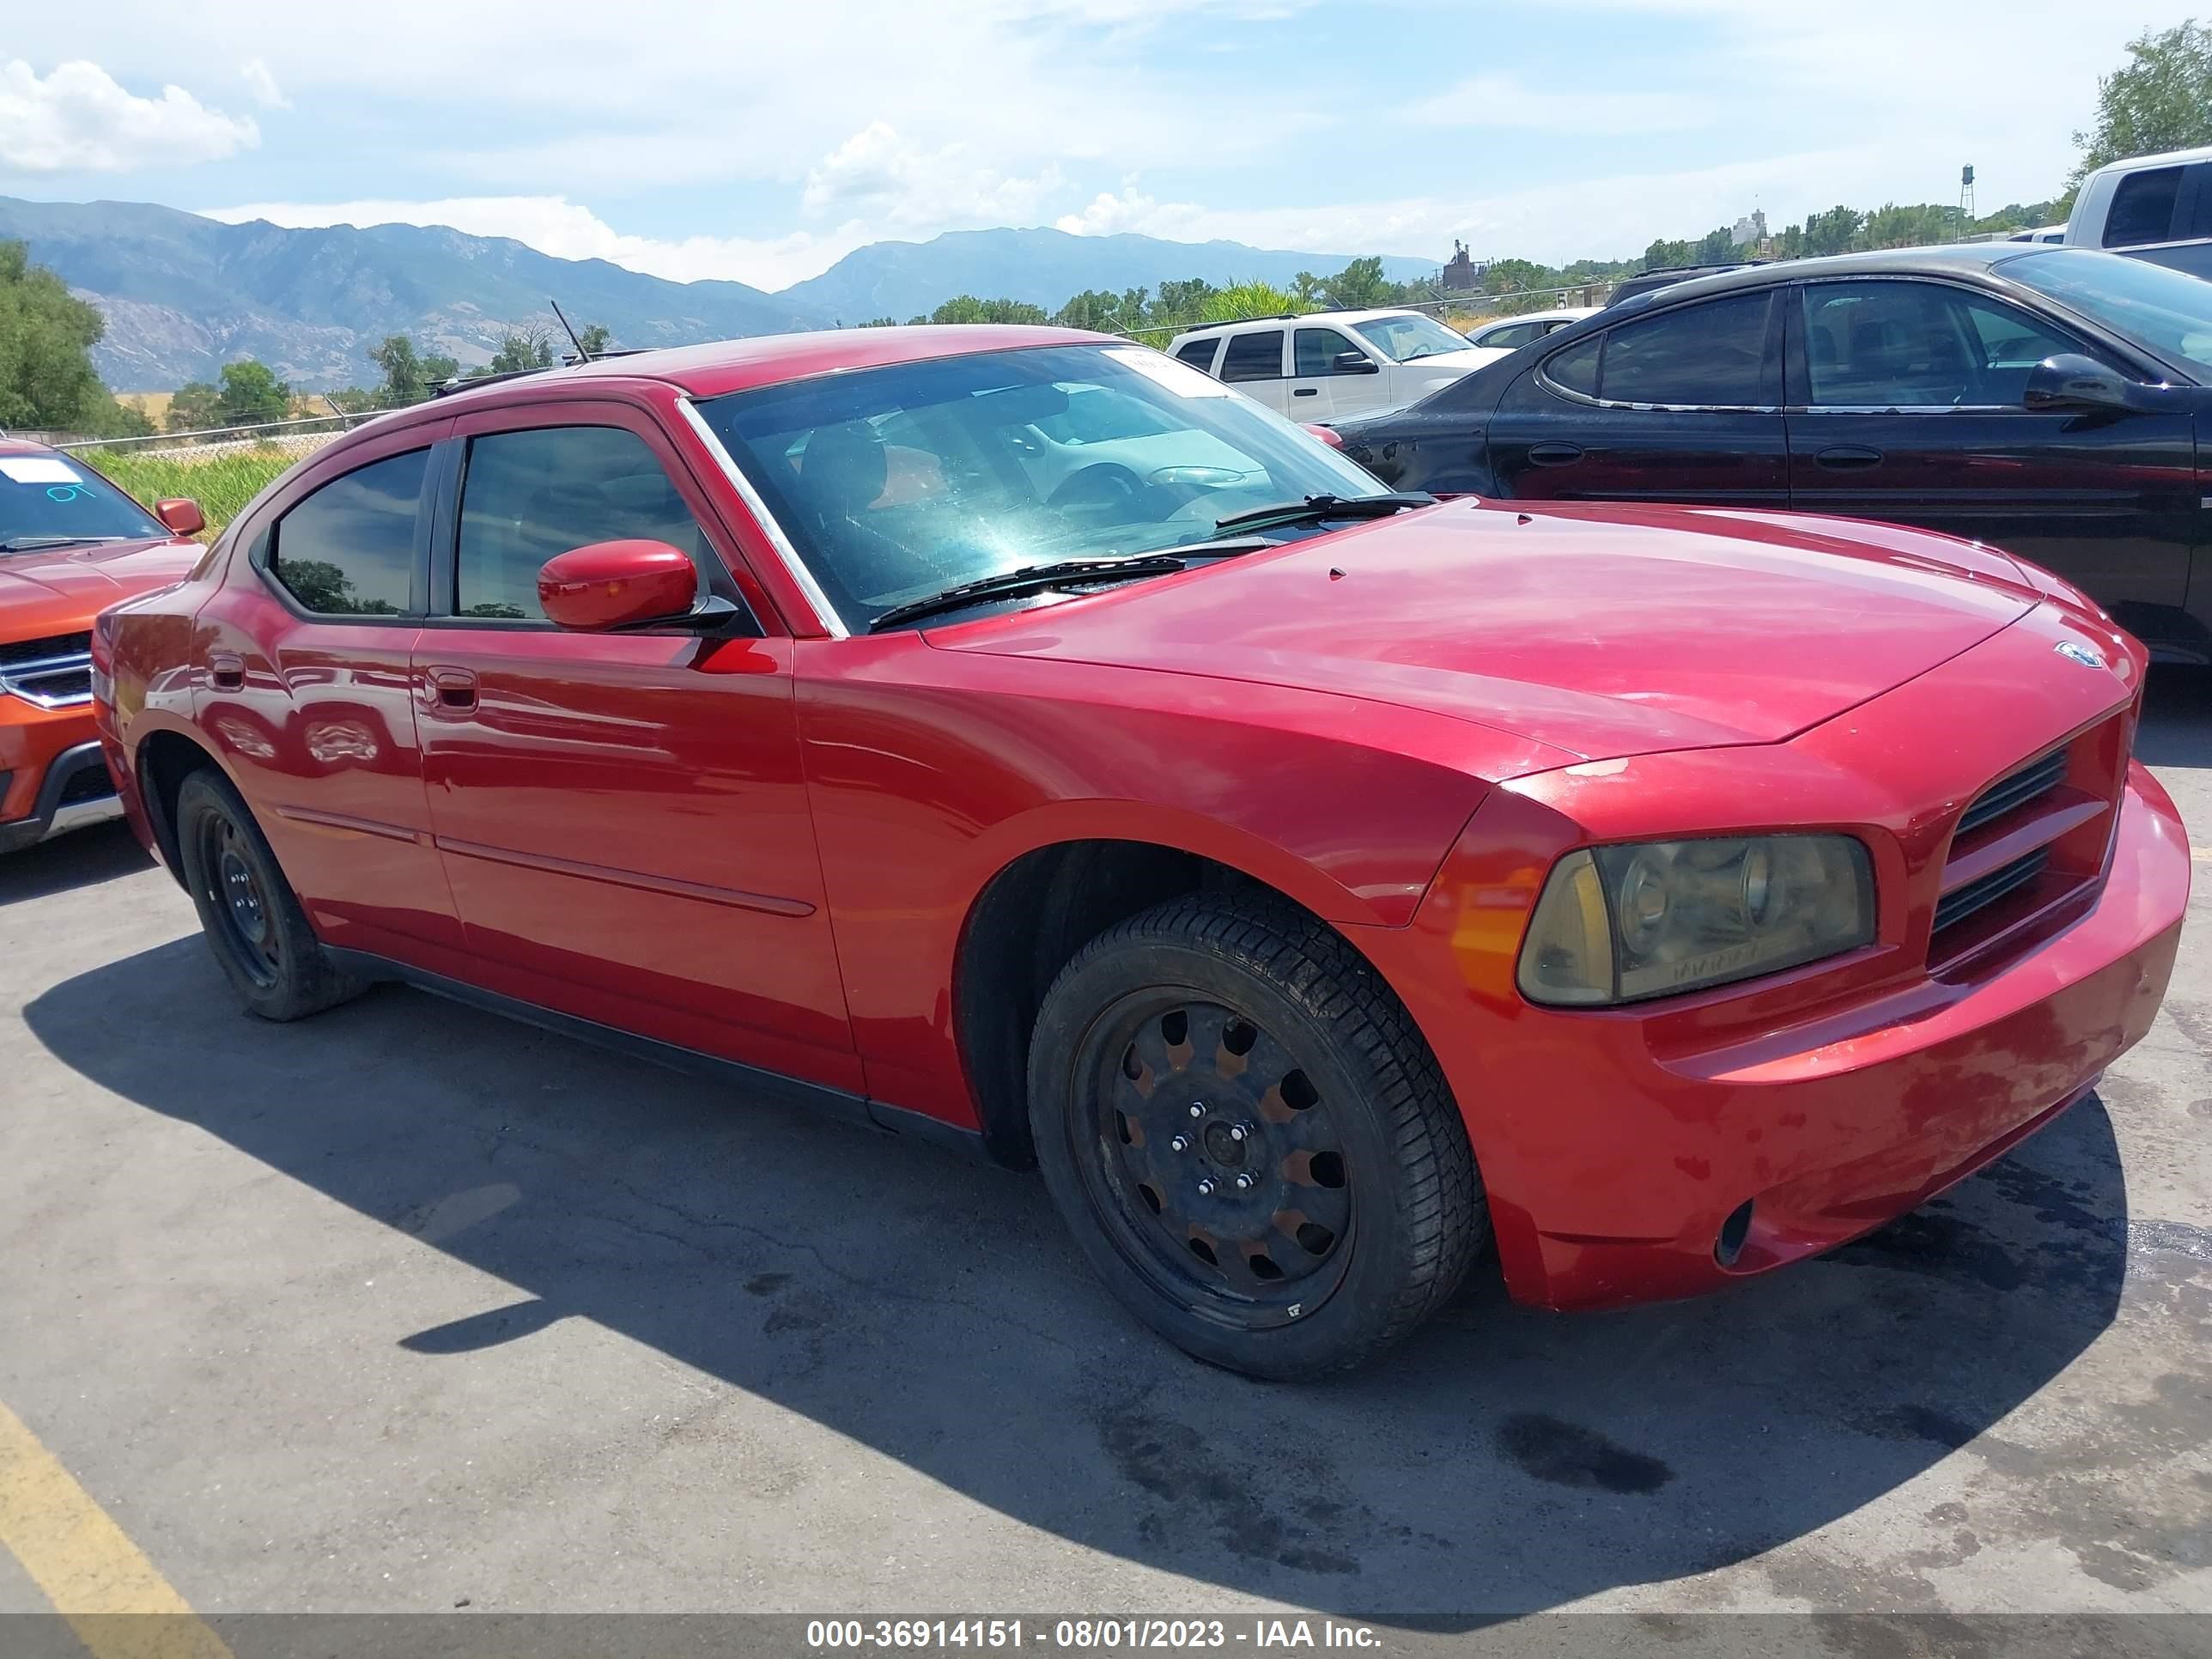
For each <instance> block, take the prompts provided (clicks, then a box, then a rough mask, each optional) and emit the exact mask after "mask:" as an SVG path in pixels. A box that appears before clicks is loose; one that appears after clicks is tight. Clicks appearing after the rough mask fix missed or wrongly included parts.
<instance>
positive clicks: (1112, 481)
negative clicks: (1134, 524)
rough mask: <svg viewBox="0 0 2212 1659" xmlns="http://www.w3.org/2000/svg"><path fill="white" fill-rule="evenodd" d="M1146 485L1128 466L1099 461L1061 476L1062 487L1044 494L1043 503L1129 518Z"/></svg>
mask: <svg viewBox="0 0 2212 1659" xmlns="http://www.w3.org/2000/svg"><path fill="white" fill-rule="evenodd" d="M1144 489H1145V487H1144V485H1143V484H1141V483H1139V482H1138V480H1137V475H1136V474H1135V473H1133V472H1132V471H1129V469H1128V468H1127V467H1126V466H1122V465H1119V464H1118V463H1115V462H1113V461H1100V462H1097V464H1095V465H1091V466H1086V467H1084V468H1083V469H1081V470H1080V471H1076V472H1071V473H1070V474H1068V476H1067V477H1065V478H1062V479H1061V480H1060V487H1059V488H1058V489H1055V490H1054V491H1053V492H1052V494H1051V495H1048V496H1047V497H1046V498H1045V503H1044V504H1045V505H1046V506H1047V507H1055V508H1059V509H1061V510H1069V509H1073V510H1074V511H1076V512H1080V513H1097V515H1098V516H1099V517H1101V518H1102V519H1103V518H1104V517H1106V516H1107V515H1108V514H1109V513H1117V514H1120V515H1121V516H1122V517H1124V518H1128V517H1133V516H1135V514H1136V511H1137V503H1138V501H1139V499H1140V498H1141V497H1142V496H1143V495H1144Z"/></svg>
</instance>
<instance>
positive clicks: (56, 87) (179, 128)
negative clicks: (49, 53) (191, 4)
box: [0, 58, 261, 173]
mask: <svg viewBox="0 0 2212 1659" xmlns="http://www.w3.org/2000/svg"><path fill="white" fill-rule="evenodd" d="M260 142H261V131H260V129H259V128H258V127H257V126H255V125H254V124H253V121H252V118H251V117H239V118H232V117H230V116H228V115H225V114H224V113H222V111H220V110H214V109H210V108H208V107H207V106H205V105H204V104H202V103H201V102H200V101H199V100H198V99H197V98H195V97H193V96H192V94H190V93H189V92H186V91H185V89H184V88H182V87H163V88H161V96H160V97H159V98H142V97H139V96H138V95H137V94H135V93H132V92H130V91H128V90H126V89H125V88H124V87H123V86H122V85H121V84H119V83H118V82H117V81H116V79H115V77H114V76H111V75H110V74H108V72H107V71H106V70H104V69H102V68H100V65H99V64H90V63H84V62H81V61H80V62H74V63H67V64H57V65H55V67H54V69H53V70H52V73H51V74H49V75H47V76H46V77H45V78H44V79H41V78H40V76H39V75H38V73H37V72H36V71H35V70H33V69H32V67H31V66H30V65H29V64H27V63H24V62H22V61H21V59H20V58H18V59H11V60H10V61H9V62H8V63H5V64H0V163H5V164H6V165H7V166H9V167H19V168H21V170H22V171H24V172H26V173H60V172H64V171H76V170H82V171H85V172H90V173H122V172H126V171H129V170H131V169H132V168H136V167H153V166H163V167H178V166H182V165H185V164H188V163H191V162H195V161H221V160H222V159H223V158H224V157H225V156H228V155H236V154H237V153H238V152H239V151H240V150H241V149H252V148H253V147H254V146H255V145H257V144H258V143H260Z"/></svg>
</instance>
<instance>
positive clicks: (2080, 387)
mask: <svg viewBox="0 0 2212 1659" xmlns="http://www.w3.org/2000/svg"><path fill="white" fill-rule="evenodd" d="M2021 403H2022V404H2024V405H2025V406H2027V408H2029V409H2033V410H2067V409H2079V410H2093V409H2109V410H2136V409H2141V408H2142V407H2143V406H2144V404H2145V398H2144V397H2143V388H2142V387H2141V386H2137V385H2136V383H2135V382H2134V381H2133V380H2129V379H2128V378H2127V376H2125V375H2124V374H2120V373H2118V371H2117V370H2114V369H2110V368H2106V367H2105V365H2104V364H2102V363H2100V362H2098V361H2097V360H2096V359H2095V358H2094V357H2085V356H2082V355H2081V353H2080V352H2078V351H2062V352H2059V353H2058V354H2057V356H2051V357H2045V359H2044V360H2043V361H2042V362H2039V363H2038V364H2037V365H2036V366H2035V367H2034V368H2031V369H2030V370H2028V371H2027V390H2026V391H2024V392H2022V393H2021Z"/></svg>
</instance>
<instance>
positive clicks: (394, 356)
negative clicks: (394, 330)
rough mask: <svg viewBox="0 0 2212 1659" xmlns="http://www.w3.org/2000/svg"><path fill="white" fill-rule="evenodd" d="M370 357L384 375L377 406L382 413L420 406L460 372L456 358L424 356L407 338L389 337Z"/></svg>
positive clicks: (400, 335) (400, 336)
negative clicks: (387, 410) (434, 389)
mask: <svg viewBox="0 0 2212 1659" xmlns="http://www.w3.org/2000/svg"><path fill="white" fill-rule="evenodd" d="M369 357H370V359H371V360H372V361H373V362H374V363H375V364H376V366H377V367H378V368H380V369H382V370H383V371H384V384H383V385H382V386H380V387H378V388H377V396H378V398H379V399H380V402H379V404H378V406H379V407H380V408H383V409H402V408H404V407H405V406H406V405H407V404H419V403H421V402H422V400H423V399H424V398H428V396H429V395H430V388H431V387H432V386H441V385H443V384H444V383H445V382H446V381H447V380H452V379H453V378H454V376H456V375H458V374H459V373H460V372H461V366H460V364H459V362H456V361H455V360H454V359H453V358H452V357H449V356H443V355H439V356H424V355H423V354H422V352H420V351H418V350H417V349H416V346H415V342H414V341H412V340H410V338H408V337H407V336H405V335H404V334H391V335H387V336H386V337H385V341H384V343H383V344H382V345H380V346H379V347H377V348H376V349H375V350H374V351H372V352H371V353H369Z"/></svg>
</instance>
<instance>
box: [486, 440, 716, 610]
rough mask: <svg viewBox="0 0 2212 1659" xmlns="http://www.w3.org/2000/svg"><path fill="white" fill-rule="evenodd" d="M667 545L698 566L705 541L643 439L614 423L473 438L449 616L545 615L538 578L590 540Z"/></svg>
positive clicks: (681, 498)
mask: <svg viewBox="0 0 2212 1659" xmlns="http://www.w3.org/2000/svg"><path fill="white" fill-rule="evenodd" d="M615 541H653V542H665V543H667V544H669V545H670V546H671V547H676V548H680V549H681V550H683V551H684V552H685V553H687V554H689V555H690V558H691V562H692V563H693V564H694V565H697V564H699V563H700V562H701V561H702V558H703V557H704V556H705V554H706V550H707V544H706V539H705V538H704V537H703V536H702V534H701V533H700V530H699V521H698V520H696V519H695V518H693V517H692V516H691V509H690V507H686V506H685V505H684V497H683V496H682V495H679V494H678V493H677V489H676V486H675V485H674V484H673V483H671V482H670V481H669V477H668V474H667V473H666V472H665V471H664V470H663V469H662V467H661V465H660V462H659V459H657V458H656V457H655V456H654V454H653V451H652V449H651V448H649V447H647V444H646V441H645V440H644V439H642V438H641V437H639V436H638V435H637V434H635V432H630V431H627V430H625V429H624V428H621V427H614V426H556V427H539V428H535V429H533V430H531V431H527V432H494V433H489V434H487V435H484V436H483V437H480V438H472V439H471V440H470V441H469V454H468V466H467V471H465V474H464V475H463V480H462V484H461V519H460V534H459V539H458V540H457V541H456V543H455V544H454V549H453V588H454V592H453V611H454V614H455V615H456V616H461V617H485V618H489V619H495V620H521V619H537V618H542V617H544V614H545V612H544V609H543V608H542V607H541V606H540V605H538V572H539V571H540V570H542V569H543V568H544V566H545V562H546V561H547V560H548V559H550V558H554V557H556V556H558V555H560V554H562V553H566V552H568V550H570V549H572V548H578V547H587V546H589V545H590V544H592V543H593V542H615Z"/></svg>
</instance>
